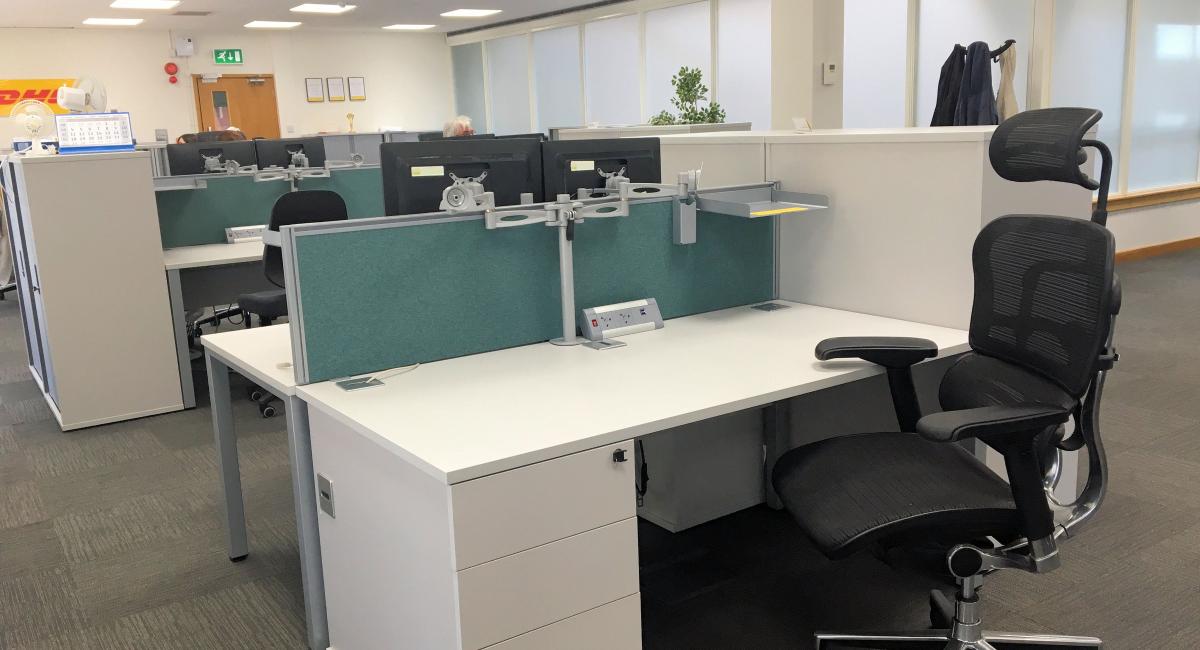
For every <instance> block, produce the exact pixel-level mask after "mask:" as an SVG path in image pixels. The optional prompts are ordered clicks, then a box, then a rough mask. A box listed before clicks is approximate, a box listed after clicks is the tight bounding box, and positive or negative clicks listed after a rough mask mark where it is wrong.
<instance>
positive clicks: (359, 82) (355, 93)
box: [346, 77, 367, 102]
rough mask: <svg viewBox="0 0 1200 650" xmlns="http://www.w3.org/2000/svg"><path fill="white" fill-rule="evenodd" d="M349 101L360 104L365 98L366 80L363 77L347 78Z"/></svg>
mask: <svg viewBox="0 0 1200 650" xmlns="http://www.w3.org/2000/svg"><path fill="white" fill-rule="evenodd" d="M346 81H348V82H349V83H350V101H352V102H361V101H363V100H365V99H366V98H367V80H366V78H365V77H349V78H348V79H347V80H346Z"/></svg>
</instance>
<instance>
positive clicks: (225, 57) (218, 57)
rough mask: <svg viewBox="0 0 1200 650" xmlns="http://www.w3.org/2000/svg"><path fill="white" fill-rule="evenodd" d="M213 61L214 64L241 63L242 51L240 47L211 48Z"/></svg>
mask: <svg viewBox="0 0 1200 650" xmlns="http://www.w3.org/2000/svg"><path fill="white" fill-rule="evenodd" d="M213 63H215V64H216V65H241V64H242V51H241V50H240V49H222V50H213Z"/></svg>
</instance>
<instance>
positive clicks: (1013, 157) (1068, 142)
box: [988, 108, 1103, 190]
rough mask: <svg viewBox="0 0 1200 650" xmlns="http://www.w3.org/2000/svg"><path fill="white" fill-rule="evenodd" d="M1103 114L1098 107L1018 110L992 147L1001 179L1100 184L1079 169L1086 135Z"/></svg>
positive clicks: (994, 165) (998, 132) (1091, 186)
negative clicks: (1021, 111) (1020, 111)
mask: <svg viewBox="0 0 1200 650" xmlns="http://www.w3.org/2000/svg"><path fill="white" fill-rule="evenodd" d="M1102 115H1103V114H1102V113H1101V112H1100V111H1098V110H1096V109H1094V108H1042V109H1037V110H1032V111H1025V112H1023V113H1017V114H1016V115H1014V116H1012V117H1010V118H1009V119H1007V120H1005V121H1004V122H1003V123H1002V124H1000V126H998V127H996V132H995V133H994V134H993V135H992V144H991V147H990V148H989V150H988V154H989V157H990V158H991V161H992V168H993V169H995V170H996V173H997V174H999V175H1000V176H1001V178H1005V179H1008V180H1010V181H1016V182H1019V183H1028V182H1031V181H1059V182H1062V183H1071V184H1073V185H1079V186H1081V187H1085V188H1087V189H1089V190H1096V189H1099V188H1100V183H1099V182H1098V181H1096V180H1094V179H1092V178H1090V177H1089V176H1088V175H1087V174H1086V173H1084V172H1083V170H1081V169H1080V168H1079V166H1080V165H1082V164H1083V163H1084V162H1086V161H1087V153H1086V152H1085V151H1084V150H1083V147H1084V146H1085V142H1084V137H1085V136H1086V135H1087V132H1088V129H1090V128H1092V126H1094V125H1095V124H1096V123H1097V122H1099V121H1100V117H1101V116H1102Z"/></svg>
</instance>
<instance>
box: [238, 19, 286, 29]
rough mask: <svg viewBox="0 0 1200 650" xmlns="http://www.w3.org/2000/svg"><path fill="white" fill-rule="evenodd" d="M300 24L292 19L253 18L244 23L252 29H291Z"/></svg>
mask: <svg viewBox="0 0 1200 650" xmlns="http://www.w3.org/2000/svg"><path fill="white" fill-rule="evenodd" d="M299 26H300V23H298V22H295V21H291V20H252V21H250V22H248V23H246V24H245V25H243V27H248V28H250V29H291V28H293V27H299Z"/></svg>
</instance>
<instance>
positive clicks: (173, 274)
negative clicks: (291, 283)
mask: <svg viewBox="0 0 1200 650" xmlns="http://www.w3.org/2000/svg"><path fill="white" fill-rule="evenodd" d="M262 255H263V243H262V242H261V241H248V242H239V243H236V244H202V245H199V246H180V247H178V248H166V249H163V268H164V269H165V270H166V274H167V293H168V295H169V296H170V300H171V324H172V327H173V328H174V330H175V350H176V354H177V356H178V360H179V379H180V385H181V388H182V391H183V405H184V407H185V408H192V407H194V406H196V391H195V386H194V385H193V383H192V361H191V348H190V346H189V341H188V331H187V326H188V323H187V314H188V312H189V311H192V310H194V309H201V308H203V307H210V306H212V305H227V304H230V303H233V302H236V301H237V297H238V295H240V294H242V293H250V292H253V291H262V290H264V289H269V288H274V285H271V284H270V283H268V282H267V280H266V277H265V276H264V275H263V271H262Z"/></svg>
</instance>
